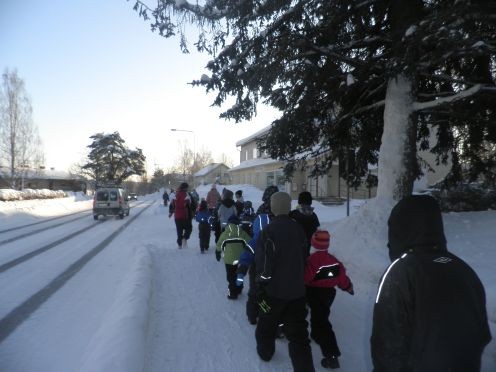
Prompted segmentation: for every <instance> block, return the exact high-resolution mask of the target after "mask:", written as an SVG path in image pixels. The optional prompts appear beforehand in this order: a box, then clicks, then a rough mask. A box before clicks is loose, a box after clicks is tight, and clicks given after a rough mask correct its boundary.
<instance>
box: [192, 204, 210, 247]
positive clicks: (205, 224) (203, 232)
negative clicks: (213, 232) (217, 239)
mask: <svg viewBox="0 0 496 372" xmlns="http://www.w3.org/2000/svg"><path fill="white" fill-rule="evenodd" d="M210 217H211V215H210V211H209V210H208V205H207V201H206V200H205V199H202V201H201V202H200V206H199V207H198V212H196V217H195V218H196V222H198V237H199V238H200V251H201V253H205V251H208V246H209V245H210V223H209V218H210Z"/></svg>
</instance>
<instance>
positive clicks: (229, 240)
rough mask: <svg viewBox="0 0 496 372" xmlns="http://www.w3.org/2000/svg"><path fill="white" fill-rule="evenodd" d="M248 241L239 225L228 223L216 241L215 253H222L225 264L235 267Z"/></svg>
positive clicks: (248, 237)
mask: <svg viewBox="0 0 496 372" xmlns="http://www.w3.org/2000/svg"><path fill="white" fill-rule="evenodd" d="M249 240H250V236H249V235H248V234H247V233H246V231H244V230H243V229H242V228H241V227H240V226H239V225H236V224H233V223H229V224H228V225H227V226H226V229H225V230H224V231H223V232H222V234H221V235H220V237H219V240H218V241H217V247H216V251H217V252H223V253H224V262H225V263H226V264H228V265H236V264H237V263H238V260H239V256H241V253H242V252H243V250H244V247H245V246H246V245H247V244H248V241H249Z"/></svg>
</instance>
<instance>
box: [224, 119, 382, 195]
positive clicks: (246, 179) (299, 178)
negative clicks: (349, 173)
mask: <svg viewBox="0 0 496 372" xmlns="http://www.w3.org/2000/svg"><path fill="white" fill-rule="evenodd" d="M269 130H270V126H268V127H265V128H264V129H262V130H260V131H258V132H256V133H254V134H252V135H251V136H249V137H246V138H244V139H242V140H240V141H238V142H237V143H236V146H238V147H240V148H241V149H240V164H239V165H238V166H235V167H233V168H231V169H230V170H229V173H230V174H231V179H232V183H234V184H251V185H254V186H256V187H258V188H260V189H262V190H263V189H265V188H266V187H267V186H270V185H276V186H277V187H278V188H279V190H281V191H286V192H288V193H289V194H290V195H291V197H292V198H293V199H296V198H297V197H298V194H299V193H300V192H302V191H309V192H310V193H311V194H312V196H313V197H314V198H315V199H320V200H326V199H328V200H331V199H334V200H336V199H337V200H340V199H341V198H346V196H347V193H348V189H347V186H346V182H345V180H343V179H341V178H339V176H338V172H339V169H338V163H337V162H336V163H335V164H333V167H332V168H331V169H330V170H329V172H328V173H327V174H325V175H323V176H319V177H316V178H315V177H311V176H310V173H311V169H312V164H311V163H312V160H311V159H310V160H307V164H308V167H307V169H306V170H299V171H298V170H297V171H295V172H294V174H293V176H292V177H291V179H290V180H287V179H286V178H285V176H284V172H283V168H284V165H285V162H283V161H279V160H275V159H271V158H269V157H268V156H267V155H266V154H262V153H260V151H259V150H258V149H257V139H258V138H260V137H261V136H263V135H264V134H266V133H267V132H268V131H269ZM372 172H373V173H374V172H376V170H372ZM349 193H350V198H355V199H363V198H370V197H373V196H375V193H376V188H375V187H374V188H372V189H368V188H367V187H365V186H362V187H360V188H358V189H353V188H350V189H349Z"/></svg>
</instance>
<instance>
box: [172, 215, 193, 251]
mask: <svg viewBox="0 0 496 372" xmlns="http://www.w3.org/2000/svg"><path fill="white" fill-rule="evenodd" d="M174 221H175V222H176V232H177V245H181V244H182V241H183V239H186V240H188V239H189V237H190V236H191V231H192V230H193V225H192V224H191V220H190V219H189V218H183V219H176V220H174Z"/></svg>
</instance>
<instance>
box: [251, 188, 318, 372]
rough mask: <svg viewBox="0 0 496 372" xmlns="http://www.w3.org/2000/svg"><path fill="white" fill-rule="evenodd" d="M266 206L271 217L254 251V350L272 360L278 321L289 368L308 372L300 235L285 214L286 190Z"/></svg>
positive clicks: (303, 246)
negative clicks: (256, 305) (257, 311)
mask: <svg viewBox="0 0 496 372" xmlns="http://www.w3.org/2000/svg"><path fill="white" fill-rule="evenodd" d="M270 209H271V211H272V213H273V214H274V215H275V217H274V219H273V220H272V221H271V222H270V224H268V225H267V226H266V227H265V228H264V229H263V230H262V232H261V234H260V237H259V238H258V240H257V245H256V249H255V264H256V275H257V282H258V303H259V307H260V314H259V318H258V323H257V328H256V331H255V338H256V342H257V353H258V355H259V356H260V358H261V359H262V360H264V361H269V360H270V359H271V358H272V356H273V355H274V352H275V339H276V334H277V328H278V325H279V324H281V323H283V324H284V334H285V336H286V337H287V339H288V342H289V343H288V349H289V356H290V358H291V362H292V364H293V369H294V371H295V372H313V371H315V369H314V366H313V360H312V352H311V348H310V340H309V338H308V329H307V326H308V323H307V321H306V317H307V308H306V299H305V282H304V269H305V259H306V246H307V242H306V237H305V233H304V231H303V229H302V228H301V226H300V225H299V224H298V223H297V222H296V221H294V220H293V219H292V218H290V217H289V216H288V214H289V212H290V210H291V197H290V196H289V194H287V193H285V192H276V193H274V194H272V196H271V198H270Z"/></svg>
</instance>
